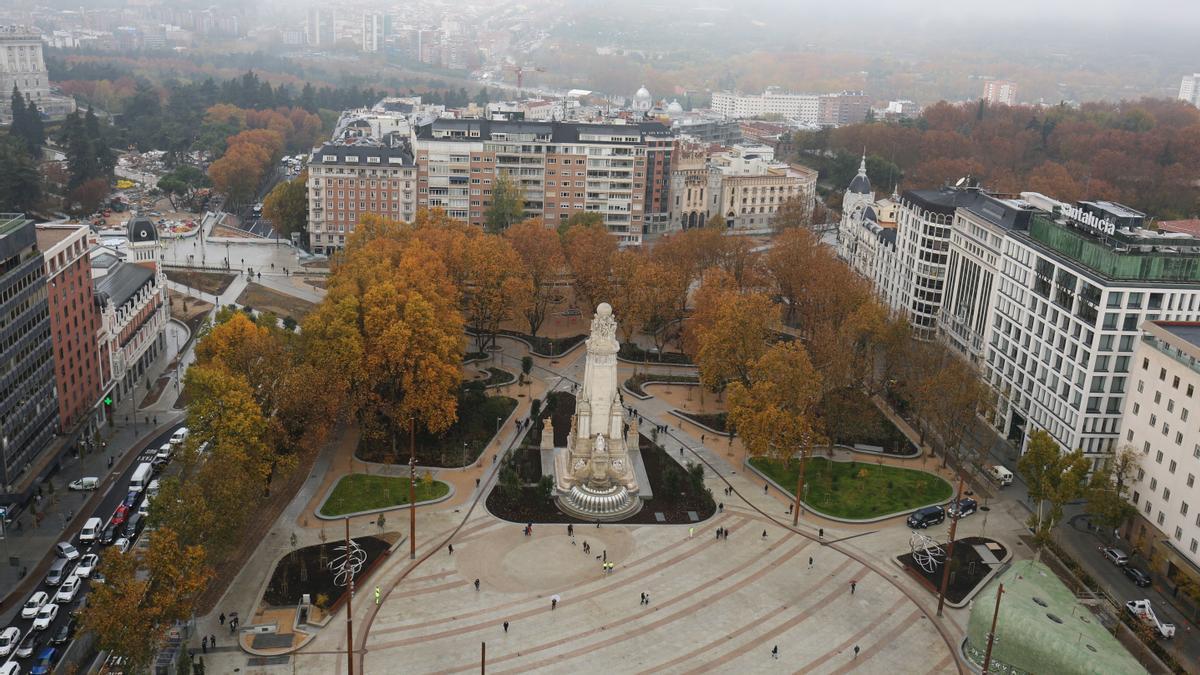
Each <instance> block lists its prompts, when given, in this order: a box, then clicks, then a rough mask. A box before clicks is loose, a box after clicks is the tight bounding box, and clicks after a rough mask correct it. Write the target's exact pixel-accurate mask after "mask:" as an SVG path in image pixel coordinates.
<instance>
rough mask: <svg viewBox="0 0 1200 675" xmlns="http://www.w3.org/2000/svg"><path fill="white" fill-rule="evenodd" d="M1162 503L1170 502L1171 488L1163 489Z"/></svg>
mask: <svg viewBox="0 0 1200 675" xmlns="http://www.w3.org/2000/svg"><path fill="white" fill-rule="evenodd" d="M1163 501H1164V502H1169V501H1171V488H1169V487H1165V488H1163Z"/></svg>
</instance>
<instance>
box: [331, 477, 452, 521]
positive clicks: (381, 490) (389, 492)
mask: <svg viewBox="0 0 1200 675" xmlns="http://www.w3.org/2000/svg"><path fill="white" fill-rule="evenodd" d="M449 492H450V486H449V485H447V484H445V483H443V482H442V481H440V480H433V481H428V482H426V481H425V480H422V479H421V478H417V502H424V501H429V500H430V499H437V498H439V497H444V496H445V495H446V494H448V493H449ZM407 503H408V478H400V477H393V476H372V475H368V474H365V473H352V474H350V475H348V476H343V477H342V478H341V480H339V481H338V483H337V486H335V487H334V488H333V492H332V493H331V494H330V495H329V498H328V499H326V500H325V503H324V504H322V505H321V515H323V516H344V515H346V514H347V513H357V512H359V511H370V510H372V509H386V508H389V507H392V506H400V505H401V504H407Z"/></svg>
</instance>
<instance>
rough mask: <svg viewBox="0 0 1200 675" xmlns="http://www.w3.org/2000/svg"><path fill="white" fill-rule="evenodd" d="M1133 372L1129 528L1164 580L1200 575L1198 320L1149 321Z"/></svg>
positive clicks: (1128, 420) (1126, 442)
mask: <svg viewBox="0 0 1200 675" xmlns="http://www.w3.org/2000/svg"><path fill="white" fill-rule="evenodd" d="M1131 377H1132V378H1133V379H1135V380H1136V385H1135V387H1134V389H1133V390H1132V391H1131V392H1130V393H1129V400H1128V401H1127V402H1126V405H1125V414H1124V415H1123V416H1122V418H1121V429H1122V434H1123V435H1122V438H1121V445H1122V446H1129V447H1130V448H1132V449H1133V450H1135V451H1136V452H1138V453H1139V459H1138V468H1137V471H1136V472H1135V474H1134V476H1133V477H1132V478H1133V481H1132V483H1131V484H1130V492H1129V498H1130V501H1131V502H1133V505H1134V507H1136V508H1137V510H1138V517H1137V518H1134V519H1132V520H1131V521H1130V522H1129V523H1128V524H1127V528H1128V529H1127V531H1126V533H1125V536H1126V538H1127V539H1129V540H1130V541H1132V542H1133V543H1134V544H1135V545H1138V546H1140V547H1142V548H1143V550H1144V551H1146V556H1145V557H1146V558H1147V559H1148V560H1150V561H1151V562H1150V565H1151V569H1152V571H1154V572H1156V573H1158V574H1159V575H1160V581H1165V582H1166V583H1167V584H1169V586H1172V587H1177V586H1179V585H1180V584H1181V582H1183V581H1184V580H1190V581H1191V582H1192V583H1200V486H1198V485H1197V484H1196V477H1197V476H1200V323H1196V322H1178V321H1149V322H1146V323H1144V324H1142V338H1141V340H1139V341H1138V345H1137V348H1136V350H1135V351H1134V354H1133V373H1132V375H1131Z"/></svg>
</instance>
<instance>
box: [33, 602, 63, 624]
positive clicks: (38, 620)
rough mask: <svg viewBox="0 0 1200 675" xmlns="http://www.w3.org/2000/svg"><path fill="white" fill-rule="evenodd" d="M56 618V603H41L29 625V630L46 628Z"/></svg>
mask: <svg viewBox="0 0 1200 675" xmlns="http://www.w3.org/2000/svg"><path fill="white" fill-rule="evenodd" d="M56 618H58V605H56V604H54V603H53V602H51V603H48V604H45V605H42V608H41V609H39V610H38V613H37V616H35V617H34V618H33V626H31V627H30V630H46V629H47V628H49V627H50V624H52V623H54V620H55V619H56Z"/></svg>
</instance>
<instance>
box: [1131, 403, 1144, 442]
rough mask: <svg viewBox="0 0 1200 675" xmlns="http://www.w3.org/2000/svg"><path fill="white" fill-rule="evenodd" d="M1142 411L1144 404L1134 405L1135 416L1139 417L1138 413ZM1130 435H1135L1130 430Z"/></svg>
mask: <svg viewBox="0 0 1200 675" xmlns="http://www.w3.org/2000/svg"><path fill="white" fill-rule="evenodd" d="M1141 409H1142V404H1141V403H1134V404H1133V414H1134V415H1137V414H1138V412H1139V411H1141ZM1129 433H1130V434H1132V433H1133V429H1130V430H1129Z"/></svg>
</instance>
